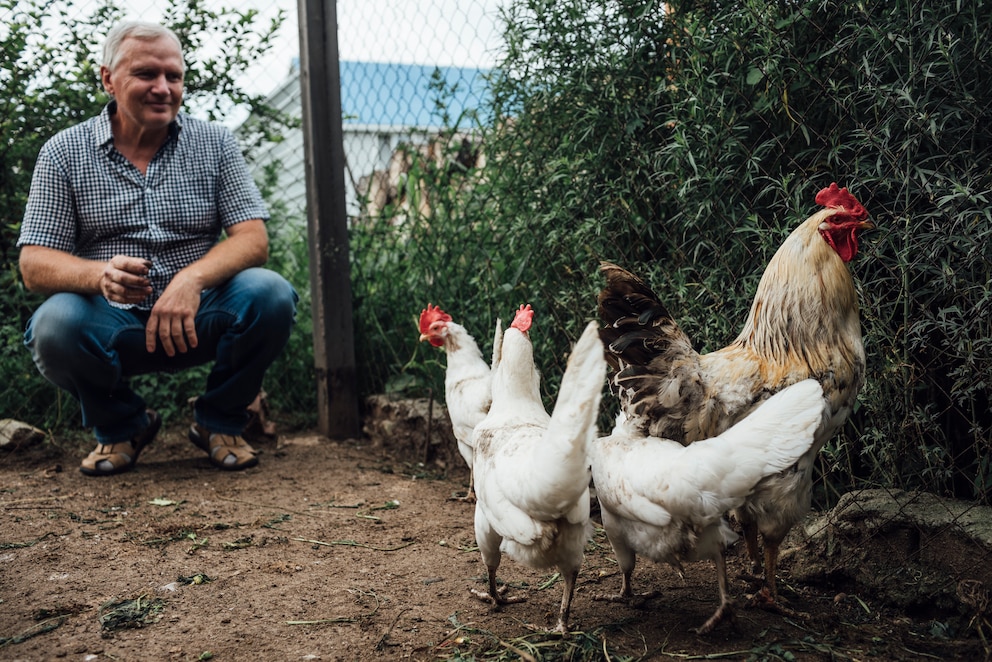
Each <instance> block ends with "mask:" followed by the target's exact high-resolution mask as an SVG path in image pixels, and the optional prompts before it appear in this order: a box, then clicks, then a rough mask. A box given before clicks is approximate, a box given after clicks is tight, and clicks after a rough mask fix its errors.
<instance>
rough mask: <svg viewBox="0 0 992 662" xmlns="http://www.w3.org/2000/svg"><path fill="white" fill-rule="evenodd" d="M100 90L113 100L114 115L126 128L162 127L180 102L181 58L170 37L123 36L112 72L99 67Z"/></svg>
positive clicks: (149, 128)
mask: <svg viewBox="0 0 992 662" xmlns="http://www.w3.org/2000/svg"><path fill="white" fill-rule="evenodd" d="M100 75H101V78H102V80H103V86H104V89H106V90H107V92H108V93H110V94H111V95H112V96H114V98H115V99H116V100H117V115H118V117H119V119H120V121H121V123H122V124H123V125H124V126H125V127H126V128H129V129H139V130H143V131H147V130H152V131H154V130H158V129H162V128H165V127H167V126H168V125H169V123H170V122H172V120H174V119H175V118H176V114H178V113H179V107H180V105H181V104H182V101H183V59H182V53H180V51H179V47H178V46H177V45H176V44H175V42H173V41H172V40H171V39H169V38H167V37H160V38H158V39H155V40H153V41H146V40H142V39H133V38H128V39H125V40H124V41H123V42H122V43H121V47H120V59H119V60H118V63H117V66H116V67H115V68H114V70H113V71H110V70H109V69H107V68H106V67H101V68H100Z"/></svg>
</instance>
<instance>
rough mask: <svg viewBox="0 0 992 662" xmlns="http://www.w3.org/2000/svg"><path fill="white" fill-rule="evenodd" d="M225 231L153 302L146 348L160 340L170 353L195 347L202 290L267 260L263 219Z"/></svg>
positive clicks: (266, 238)
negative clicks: (197, 313)
mask: <svg viewBox="0 0 992 662" xmlns="http://www.w3.org/2000/svg"><path fill="white" fill-rule="evenodd" d="M226 233H227V238H226V239H225V240H224V241H221V242H218V243H217V244H215V245H214V246H213V248H211V249H210V250H209V251H208V252H207V254H206V255H204V256H203V257H202V258H200V259H199V260H197V261H196V262H194V263H192V264H190V265H189V266H187V267H185V268H184V269H182V270H181V271H180V272H179V273H177V274H176V275H175V276H174V277H173V279H172V281H171V282H170V283H169V285H168V286H167V287H166V288H165V291H164V292H163V293H162V296H160V297H159V299H158V301H156V302H155V306H154V307H153V308H152V312H151V315H150V316H149V318H148V324H147V326H146V327H145V347H146V349H148V351H149V352H154V351H155V346H156V344H157V343H158V342H159V341H161V343H162V348H163V349H164V350H165V353H166V354H168V355H169V356H175V354H176V352H177V351H178V352H181V353H184V352H186V351H188V350H189V349H191V348H194V347H196V345H197V338H196V327H195V326H194V320H195V318H196V312H197V311H198V310H199V308H200V294H201V292H203V290H205V289H208V288H211V287H216V286H218V285H220V284H222V283H224V282H226V281H228V280H230V279H231V278H232V277H233V276H235V275H236V274H238V273H240V272H242V271H244V270H245V269H248V268H250V267H257V266H260V265H262V264H265V262H266V261H267V260H268V258H269V235H268V232H267V231H266V229H265V223H264V222H263V221H262V220H260V219H253V220H249V221H243V222H241V223H236V224H235V225H232V226H230V227H229V228H227V229H226Z"/></svg>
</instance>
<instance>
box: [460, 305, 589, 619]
mask: <svg viewBox="0 0 992 662" xmlns="http://www.w3.org/2000/svg"><path fill="white" fill-rule="evenodd" d="M532 316H533V311H532V310H531V309H530V306H526V307H523V306H522V307H521V309H520V310H519V311H518V313H517V316H516V318H515V319H514V321H513V324H511V325H510V327H509V328H508V329H507V330H506V333H505V334H504V336H503V347H502V356H501V358H500V362H499V365H498V367H497V368H496V371H495V373H494V375H493V403H492V407H491V408H490V410H489V414H488V415H487V416H486V418H485V420H484V421H482V423H480V424H479V425H478V426H477V427H476V429H475V486H476V494H477V497H478V500H477V501H476V505H475V538H476V543H477V544H478V546H479V550H480V552H481V553H482V561H483V563H484V564H485V566H486V569H487V571H488V579H489V590H488V592H487V593H482V592H479V591H475V590H473V593H474V594H475V595H476V596H477V597H479V598H482V599H483V600H486V601H488V602H491V603H493V604H495V605H504V604H509V603H514V602H523V601H524V598H521V597H508V596H506V595H505V589H504V590H503V591H500V590H498V589H497V587H496V570H497V569H498V568H499V564H500V559H501V556H502V554H504V553H505V554H506V555H507V556H509V557H510V558H511V559H513V560H515V561H517V562H519V563H522V564H524V565H527V566H529V567H531V568H536V569H543V568H549V567H557V569H558V572H559V573H560V575H561V577H562V579H563V582H564V587H563V590H562V599H561V606H560V609H559V612H558V622H557V625H556V628H555V629H556V630H557V631H558V632H561V633H563V634H564V633H567V632H568V618H569V613H570V611H571V604H572V595H573V594H574V592H575V581H576V579H577V577H578V574H579V568H580V566H581V565H582V557H583V550H584V549H585V545H586V542H587V541H588V540H589V538H590V535H591V533H592V527H591V525H590V523H589V508H590V498H589V478H590V470H589V463H588V460H587V451H588V446H589V444H590V443H591V442H592V440H593V439H595V437H596V435H597V430H596V418H597V415H598V410H599V401H600V396H601V394H602V390H603V385H604V383H605V379H606V360H605V358H604V356H603V346H602V344H601V343H600V340H599V336H598V333H597V329H596V323H595V322H590V323H589V325H588V327H587V328H586V330H585V332H584V333H583V334H582V336H581V338H580V339H579V341H578V342H577V343H576V345H575V348H574V349H573V351H572V356H571V357H570V359H569V362H568V367H567V368H566V370H565V374H564V376H563V377H562V382H561V389H560V390H559V392H558V397H557V400H556V402H555V407H554V412H553V414H552V415H551V416H548V413H547V411H546V410H545V408H544V405H543V403H542V401H541V394H540V376H539V374H538V372H537V370H536V368H535V366H534V353H533V346H532V345H531V342H530V338H529V337H528V330H529V328H530V324H531V318H532Z"/></svg>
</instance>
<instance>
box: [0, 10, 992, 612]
mask: <svg viewBox="0 0 992 662" xmlns="http://www.w3.org/2000/svg"><path fill="white" fill-rule="evenodd" d="M241 4H242V5H243V6H248V5H251V3H247V4H246V3H241ZM255 4H256V5H257V8H258V9H259V11H263V12H279V11H282V12H284V13H285V16H286V17H287V21H286V23H285V24H284V25H283V26H282V28H281V29H280V37H279V39H278V40H277V42H276V46H275V47H274V48H273V50H272V52H271V53H270V54H269V56H268V59H267V60H265V62H264V63H263V64H262V65H261V67H260V68H254V69H252V70H251V71H248V72H246V73H245V74H244V76H243V77H242V79H241V80H242V82H243V84H245V85H249V86H253V87H255V89H256V90H261V91H262V93H264V94H266V95H268V99H269V102H270V103H271V104H272V105H273V106H274V107H276V108H277V109H279V110H280V111H282V112H284V113H286V114H288V115H290V116H294V117H298V116H299V79H298V75H297V73H298V61H297V60H296V58H297V56H298V43H297V40H298V37H297V25H296V20H297V17H296V3H295V2H289V1H287V0H277V1H276V2H265V3H263V2H258V3H255ZM724 4H725V3H697V4H696V5H693V4H692V3H668V4H663V3H652V2H620V1H618V0H602V1H600V2H583V1H577V0H576V1H567V2H559V3H553V4H550V5H549V4H548V3H541V2H528V1H513V0H473V2H455V1H454V0H450V1H449V0H425V1H423V2H407V1H402V0H389V1H387V0H375V1H362V0H342V1H340V2H338V4H337V15H338V22H339V25H338V29H339V44H340V56H341V70H340V71H341V79H342V110H343V114H344V122H345V157H346V161H347V172H346V173H345V175H344V176H345V181H346V187H347V190H348V200H347V209H348V214H349V225H350V228H351V242H352V244H351V250H352V256H353V257H352V279H353V289H354V306H355V318H356V336H357V337H356V343H357V351H358V356H357V362H358V366H359V378H360V381H361V383H360V391H361V392H362V394H363V395H370V394H373V393H379V392H382V391H388V392H393V393H401V394H410V395H424V394H427V393H434V394H435V397H437V398H440V397H441V396H440V394H441V393H443V370H444V361H443V357H442V356H441V355H440V354H439V353H438V352H437V351H436V350H433V349H432V348H430V347H428V346H426V344H423V343H418V342H417V334H418V332H417V316H418V314H419V312H420V310H421V309H422V308H424V307H425V306H426V305H427V303H433V304H437V305H440V306H441V307H442V308H444V309H445V310H447V311H448V312H449V313H451V314H452V315H453V316H454V318H455V320H456V321H459V322H460V323H462V324H464V325H465V326H466V327H467V328H468V329H469V331H470V333H472V334H473V335H474V336H475V338H476V339H478V340H479V344H480V346H481V347H482V350H483V353H484V354H485V353H487V352H488V350H489V349H490V348H489V346H488V343H489V339H490V338H491V330H492V328H493V325H494V323H495V322H496V320H497V319H498V318H502V320H503V321H504V323H505V322H506V321H507V320H508V318H509V317H511V316H512V312H513V310H515V309H516V307H517V306H518V305H519V304H521V303H531V304H533V305H534V307H535V309H536V310H537V318H536V324H535V333H534V337H535V351H536V354H537V359H538V363H539V365H540V366H541V368H542V371H543V373H544V374H543V376H544V380H543V388H544V389H545V393H546V395H547V397H548V401H549V403H550V402H551V401H553V394H554V393H555V390H556V384H557V382H558V380H559V379H560V377H561V374H562V372H563V371H564V366H565V363H566V361H567V356H568V349H569V347H570V344H571V342H573V341H574V339H575V338H576V337H577V335H578V332H579V331H580V330H581V328H582V326H583V325H584V323H585V322H586V321H587V320H589V319H593V318H594V317H595V314H596V313H595V310H596V295H597V292H598V290H599V288H600V287H601V286H602V284H603V282H602V279H601V278H600V277H599V274H598V264H599V261H600V260H610V261H613V262H617V263H619V264H621V265H623V266H625V267H627V268H630V269H631V270H633V271H635V272H637V273H639V274H640V275H642V276H643V277H644V278H645V279H646V280H647V281H648V282H649V283H650V284H651V285H652V286H653V287H654V289H655V291H656V292H657V293H658V294H659V295H660V296H661V298H662V300H663V301H665V302H666V304H668V305H669V306H670V308H671V310H672V312H673V313H674V314H675V316H676V318H677V319H678V320H679V322H680V324H681V325H682V326H683V328H684V329H685V330H686V331H687V333H688V334H689V336H690V337H691V338H692V339H693V340H694V342H695V343H696V348H697V349H698V350H700V351H711V350H714V349H717V348H719V347H722V346H723V345H725V344H726V343H727V342H729V341H730V340H731V339H733V338H734V337H735V336H736V334H737V331H738V330H739V328H740V326H741V325H742V324H743V321H744V318H745V316H746V313H747V309H748V306H749V305H750V300H751V298H752V297H753V294H754V290H755V288H756V285H757V281H758V278H759V277H760V275H761V273H762V271H763V269H764V266H765V265H766V264H767V262H768V260H769V259H770V257H771V255H772V253H773V252H774V250H775V248H776V247H777V246H778V245H779V244H780V243H781V241H782V240H783V239H784V237H785V236H786V235H787V234H788V233H789V232H790V231H791V229H792V228H794V227H795V226H796V225H798V223H800V222H801V221H802V220H803V219H805V218H806V217H807V216H808V215H810V214H811V213H813V211H815V205H814V203H813V196H814V195H815V193H816V191H817V190H819V188H822V187H823V186H826V185H829V184H830V182H831V181H835V180H836V181H838V182H839V183H840V184H841V185H842V186H847V187H849V188H850V190H851V191H852V193H854V194H855V196H857V197H858V198H859V199H860V200H861V202H862V203H864V205H865V206H866V208H867V209H868V211H869V213H870V214H871V215H872V218H873V220H874V221H875V222H876V224H877V225H878V228H879V229H878V230H877V231H876V232H875V233H873V234H871V235H869V236H868V237H867V238H865V239H864V240H863V243H862V245H861V253H860V254H859V256H858V257H857V259H856V260H855V261H854V262H852V263H851V265H850V266H851V270H852V273H853V274H854V278H855V282H856V284H857V288H858V293H859V297H860V302H861V310H862V323H863V331H864V335H865V341H866V350H867V353H868V372H867V378H866V385H865V387H864V389H863V390H862V395H861V399H860V404H859V407H858V409H857V411H856V412H855V414H854V415H853V416H852V418H851V421H850V422H849V423H848V424H847V426H846V427H845V429H844V431H843V433H842V434H841V435H839V436H838V438H837V439H836V440H835V441H833V442H831V443H830V444H828V446H827V448H825V449H824V452H823V453H822V454H821V460H820V465H819V467H818V474H817V475H818V478H817V487H816V493H815V495H814V498H815V506H816V507H817V508H820V509H827V508H831V507H834V506H838V503H840V506H838V507H837V509H836V510H834V511H832V514H831V515H828V516H827V518H826V519H825V520H821V521H820V522H819V524H818V525H817V527H814V536H816V535H822V534H823V532H824V531H827V530H836V531H839V532H840V533H839V534H837V535H839V536H841V538H838V539H837V540H838V541H839V542H837V543H836V546H835V547H833V548H832V550H833V551H832V552H831V554H832V556H831V559H832V562H833V563H834V564H835V566H834V570H833V572H832V574H831V577H832V578H833V579H836V578H837V577H848V578H851V579H853V580H856V581H862V582H867V583H871V584H872V585H878V586H881V585H883V584H886V583H889V584H900V585H912V586H913V587H914V591H915V592H914V591H908V592H907V597H906V598H905V604H904V606H907V607H914V608H920V605H923V604H925V603H926V602H927V601H928V600H929V601H939V602H942V603H947V602H948V601H951V600H953V597H954V594H955V591H956V583H957V582H958V581H966V580H974V579H980V580H982V581H985V582H986V583H987V582H989V581H992V577H990V576H988V570H987V568H989V567H992V563H990V561H992V549H990V547H989V542H988V540H989V538H988V530H987V523H988V521H990V519H992V518H990V516H989V510H988V506H989V505H990V501H992V414H990V404H989V377H990V375H992V351H990V348H992V295H990V290H989V282H990V281H992V248H990V246H992V241H990V240H992V212H990V206H992V202H990V200H989V197H990V195H992V194H990V191H992V129H990V128H989V127H992V106H990V104H992V95H990V94H989V92H987V87H986V85H985V82H986V81H987V80H988V79H989V78H990V77H992V59H990V47H989V44H992V34H990V33H992V26H990V21H989V19H988V16H992V6H989V4H988V3H985V2H977V3H974V5H968V6H965V5H963V4H961V3H958V4H957V5H955V4H954V3H949V4H948V6H947V7H940V8H937V7H934V6H932V4H930V3H923V2H909V1H905V2H895V3H888V2H874V3H872V2H869V3H856V6H854V5H845V4H841V3H834V2H799V3H758V2H742V3H732V4H733V6H724ZM120 6H122V7H125V8H126V9H128V10H129V12H130V13H131V14H132V15H134V16H136V17H144V18H152V19H158V18H161V16H162V13H161V12H162V7H161V5H160V4H159V3H155V2H138V1H137V0H132V1H131V2H124V3H120ZM252 6H254V5H252ZM73 7H74V8H75V9H76V10H78V11H79V12H80V15H81V16H82V15H86V16H90V15H92V14H93V12H94V11H95V9H96V8H97V4H96V3H95V2H94V3H91V4H90V3H87V2H86V1H85V0H83V1H81V2H77V3H76V4H75V5H73ZM0 18H2V16H0ZM202 47H203V48H204V49H205V50H207V51H209V50H210V49H222V48H223V47H224V45H223V44H221V43H210V42H209V41H205V42H204V43H203V46H202ZM194 110H195V109H194ZM243 119H244V118H238V117H231V118H229V119H228V121H230V122H231V123H232V125H235V126H237V125H238V124H239V123H240V122H241V121H243ZM253 163H254V164H255V167H256V168H257V169H258V171H257V172H258V174H259V176H261V175H262V173H263V172H264V171H265V170H266V168H269V169H270V170H271V171H272V172H273V176H274V177H275V182H274V184H273V185H272V187H271V188H272V190H273V192H274V193H273V195H274V198H273V199H274V201H275V202H276V204H278V205H279V208H280V210H281V211H280V213H281V214H284V215H285V216H286V217H287V218H289V219H298V221H299V223H300V226H299V227H303V224H305V212H304V204H305V198H304V194H305V191H304V188H303V187H304V174H303V150H302V134H300V133H299V132H297V131H294V130H290V131H287V132H286V134H285V139H284V140H282V141H280V142H270V143H267V144H265V145H263V146H262V147H261V148H260V149H259V150H258V151H257V152H255V153H254V154H253ZM302 236H303V235H302V234H300V235H299V237H300V240H302ZM8 342H10V341H8ZM603 420H604V423H606V422H608V420H609V417H608V416H604V419H603ZM866 488H872V489H876V490H878V492H862V491H861V490H864V489H866ZM883 502H887V503H883ZM883 506H884V507H883ZM921 511H926V512H925V513H923V514H921ZM983 522H984V524H983ZM982 526H985V529H986V532H985V535H986V537H985V542H984V543H982V542H976V541H977V540H979V538H976V537H975V531H976V529H981V528H982ZM948 550H958V551H957V552H955V554H956V556H955V555H952V554H951V553H950V552H949V551H948ZM960 550H964V552H961V551H960ZM879 555H881V556H882V557H884V558H887V559H893V558H898V559H903V560H905V563H902V564H892V563H889V564H882V563H880V562H877V561H874V560H871V559H878V558H879ZM951 556H954V558H953V560H952V559H951ZM864 559H869V562H868V563H863V561H864ZM962 559H964V560H966V561H967V563H963V562H962ZM937 566H941V567H942V570H943V571H945V573H946V575H947V576H950V577H951V578H952V579H953V583H951V584H947V583H946V582H945V583H940V584H938V585H934V584H931V583H928V581H923V580H921V577H924V579H929V578H930V577H931V574H930V571H931V570H933V569H934V568H935V567H937ZM976 569H977V570H976ZM983 569H985V570H983ZM797 572H798V570H797ZM910 594H911V595H910Z"/></svg>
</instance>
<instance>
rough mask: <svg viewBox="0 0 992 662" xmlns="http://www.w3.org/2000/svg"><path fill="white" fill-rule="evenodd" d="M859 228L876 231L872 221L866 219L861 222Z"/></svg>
mask: <svg viewBox="0 0 992 662" xmlns="http://www.w3.org/2000/svg"><path fill="white" fill-rule="evenodd" d="M858 227H859V228H860V229H861V230H874V229H875V224H874V223H872V222H871V221H869V220H867V219H865V220H863V221H861V223H860V224H859V225H858Z"/></svg>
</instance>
